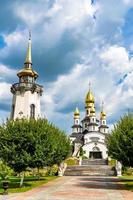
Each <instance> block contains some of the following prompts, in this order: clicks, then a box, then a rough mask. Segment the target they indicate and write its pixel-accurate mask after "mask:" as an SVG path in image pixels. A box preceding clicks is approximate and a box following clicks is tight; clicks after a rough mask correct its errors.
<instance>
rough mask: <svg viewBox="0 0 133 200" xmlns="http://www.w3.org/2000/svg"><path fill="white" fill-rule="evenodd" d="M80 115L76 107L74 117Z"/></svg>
mask: <svg viewBox="0 0 133 200" xmlns="http://www.w3.org/2000/svg"><path fill="white" fill-rule="evenodd" d="M79 115H80V112H79V109H78V108H77V107H76V109H75V112H74V119H78V118H79Z"/></svg>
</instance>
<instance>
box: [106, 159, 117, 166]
mask: <svg viewBox="0 0 133 200" xmlns="http://www.w3.org/2000/svg"><path fill="white" fill-rule="evenodd" d="M108 165H109V166H111V167H115V166H116V160H115V159H112V158H110V159H108Z"/></svg>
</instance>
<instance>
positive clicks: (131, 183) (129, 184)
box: [120, 176, 133, 191]
mask: <svg viewBox="0 0 133 200" xmlns="http://www.w3.org/2000/svg"><path fill="white" fill-rule="evenodd" d="M120 180H121V181H122V183H124V185H125V187H126V189H127V190H131V191H133V176H121V177H120Z"/></svg>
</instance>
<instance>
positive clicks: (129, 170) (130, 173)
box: [123, 167, 133, 176]
mask: <svg viewBox="0 0 133 200" xmlns="http://www.w3.org/2000/svg"><path fill="white" fill-rule="evenodd" d="M123 174H124V175H128V176H133V168H132V167H126V168H124V170H123Z"/></svg>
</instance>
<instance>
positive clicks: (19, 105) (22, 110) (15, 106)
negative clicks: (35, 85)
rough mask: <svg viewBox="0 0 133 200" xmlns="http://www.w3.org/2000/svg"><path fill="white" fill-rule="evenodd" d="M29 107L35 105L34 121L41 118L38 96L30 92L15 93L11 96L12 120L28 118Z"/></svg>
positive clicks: (29, 115)
mask: <svg viewBox="0 0 133 200" xmlns="http://www.w3.org/2000/svg"><path fill="white" fill-rule="evenodd" d="M31 105H35V117H34V118H35V119H37V118H40V117H41V108H40V94H39V93H37V92H34V93H32V92H31V91H26V92H20V91H17V92H16V93H15V94H13V100H12V112H11V118H12V119H14V120H15V119H17V118H18V119H21V118H28V119H29V118H30V117H31Z"/></svg>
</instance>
